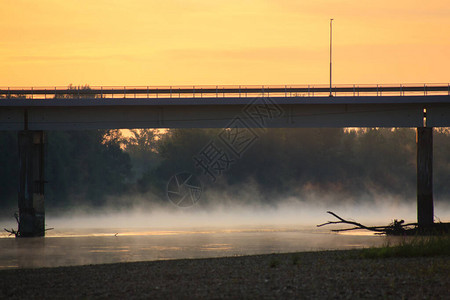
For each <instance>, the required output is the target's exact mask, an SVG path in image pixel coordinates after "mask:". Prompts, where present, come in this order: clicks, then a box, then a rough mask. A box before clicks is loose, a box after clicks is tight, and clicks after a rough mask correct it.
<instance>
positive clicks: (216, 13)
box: [0, 0, 450, 87]
mask: <svg viewBox="0 0 450 300" xmlns="http://www.w3.org/2000/svg"><path fill="white" fill-rule="evenodd" d="M330 18H334V23H333V78H334V79H333V81H334V83H336V84H339V83H360V84H361V83H374V84H375V83H424V82H427V83H447V82H450V77H449V71H448V70H449V69H450V59H449V54H450V38H449V36H450V4H449V2H448V1H444V0H430V1H411V0H410V1H404V0H401V1H386V0H381V1H376V2H374V1H370V2H369V1H356V0H344V1H335V0H332V1H325V0H316V1H294V0H277V1H271V0H244V1H242V0H241V1H235V0H229V1H218V0H215V1H206V0H183V1H181V0H168V1H154V0H151V1H144V0H131V1H117V0H108V1H106V0H97V1H86V0H81V1H80V0H78V1H74V0H65V1H55V0H40V1H29V0H14V1H12V0H4V1H2V8H1V10H0V34H1V36H2V39H1V42H0V45H1V46H0V70H1V72H0V86H4V87H5V86H53V85H60V86H65V85H68V84H70V83H72V84H74V85H81V84H90V85H127V86H130V85H141V86H142V85H143V86H146V85H183V84H188V85H193V84H195V85H201V84H243V85H244V84H320V83H323V84H326V83H328V80H329V74H328V72H329V33H330V32H329V30H330V28H329V19H330Z"/></svg>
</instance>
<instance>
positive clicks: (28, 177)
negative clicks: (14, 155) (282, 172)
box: [18, 130, 45, 237]
mask: <svg viewBox="0 0 450 300" xmlns="http://www.w3.org/2000/svg"><path fill="white" fill-rule="evenodd" d="M18 142H19V176H20V178H19V219H18V222H19V230H18V232H19V234H18V237H37V236H44V235H45V208H44V184H45V181H44V154H45V152H44V151H45V147H44V145H45V136H44V132H43V131H32V130H23V131H19V134H18Z"/></svg>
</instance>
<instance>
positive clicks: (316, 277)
mask: <svg viewBox="0 0 450 300" xmlns="http://www.w3.org/2000/svg"><path fill="white" fill-rule="evenodd" d="M449 289H450V257H449V256H440V257H417V258H387V259H362V258H359V257H358V251H325V252H305V253H287V254H270V255H254V256H242V257H225V258H212V259H183V260H170V261H153V262H138V263H119V264H107V265H88V266H77V267H59V268H41V269H16V270H2V271H0V298H2V299H4V298H7V299H49V298H76V299H79V298H83V299H86V298H87V299H90V298H102V299H106V298H108V299H109V298H127V299H128V298H146V299H180V298H183V299H194V298H195V299H198V298H202V299H222V298H227V299H237V298H247V299H248V298H250V299H273V298H283V299H285V298H289V299H294V298H295V299H361V298H363V299H370V298H372V299H380V298H385V299H386V298H387V299H450V290H449Z"/></svg>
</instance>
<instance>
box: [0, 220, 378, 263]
mask: <svg viewBox="0 0 450 300" xmlns="http://www.w3.org/2000/svg"><path fill="white" fill-rule="evenodd" d="M385 242H386V238H385V237H381V236H373V235H371V236H368V235H341V234H339V235H338V234H330V233H328V232H317V231H315V232H308V231H307V230H298V229H286V228H267V229H261V228H244V229H213V230H161V231H146V230H141V231H139V230H135V229H134V230H129V229H103V230H94V229H90V230H86V229H84V230H75V229H71V230H60V231H55V232H49V234H48V236H47V237H46V238H27V239H15V238H0V269H7V268H36V267H56V266H70V265H86V264H103V263H115V262H131V261H148V260H163V259H177V258H205V257H220V256H235V255H250V254H266V253H281V252H296V251H316V250H329V249H352V248H362V247H370V246H376V245H381V244H383V243H385Z"/></svg>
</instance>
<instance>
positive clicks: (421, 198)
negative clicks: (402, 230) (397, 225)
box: [417, 127, 434, 230]
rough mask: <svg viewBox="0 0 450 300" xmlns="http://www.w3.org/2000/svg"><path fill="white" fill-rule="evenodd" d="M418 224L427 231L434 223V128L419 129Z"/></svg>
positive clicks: (420, 228)
mask: <svg viewBox="0 0 450 300" xmlns="http://www.w3.org/2000/svg"><path fill="white" fill-rule="evenodd" d="M417 223H418V226H419V230H427V229H430V228H431V227H432V226H433V223H434V208H433V128H432V127H418V128H417Z"/></svg>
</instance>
